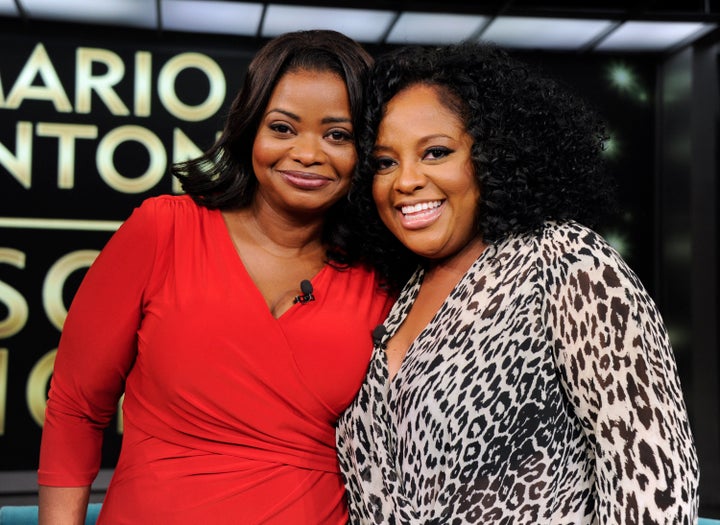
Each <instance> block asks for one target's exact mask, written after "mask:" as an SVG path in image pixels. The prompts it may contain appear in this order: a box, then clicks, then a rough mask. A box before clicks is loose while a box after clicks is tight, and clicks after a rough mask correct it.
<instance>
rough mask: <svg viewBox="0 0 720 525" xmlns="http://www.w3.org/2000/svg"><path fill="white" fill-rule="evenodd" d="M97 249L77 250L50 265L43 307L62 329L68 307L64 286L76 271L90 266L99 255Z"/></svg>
mask: <svg viewBox="0 0 720 525" xmlns="http://www.w3.org/2000/svg"><path fill="white" fill-rule="evenodd" d="M98 253H99V252H98V251H97V250H77V251H75V252H70V253H68V254H67V255H64V256H63V257H61V258H60V259H58V260H57V261H56V262H55V264H53V265H52V266H51V267H50V270H48V273H47V275H46V276H45V281H44V282H43V288H42V300H43V307H44V308H45V315H47V318H48V319H49V320H50V322H51V323H52V324H53V326H55V328H57V329H58V330H60V331H62V327H63V325H64V324H65V318H66V317H67V307H66V306H65V304H64V303H63V293H62V292H63V287H64V286H65V282H66V281H67V278H68V277H69V276H70V274H72V273H73V272H74V271H76V270H79V269H81V268H89V267H90V265H91V264H92V263H93V261H94V260H95V258H96V257H97V256H98Z"/></svg>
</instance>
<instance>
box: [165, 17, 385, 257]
mask: <svg viewBox="0 0 720 525" xmlns="http://www.w3.org/2000/svg"><path fill="white" fill-rule="evenodd" d="M372 61H373V60H372V57H371V56H370V55H369V54H368V53H367V52H366V51H365V50H364V49H363V48H362V47H361V46H360V45H359V44H358V43H357V42H355V41H354V40H352V39H350V38H348V37H347V36H345V35H343V34H342V33H338V32H336V31H328V30H311V31H297V32H292V33H286V34H283V35H281V36H279V37H277V38H274V39H273V40H271V41H270V42H268V43H267V44H265V46H263V47H262V48H261V49H260V51H258V53H257V54H256V55H255V57H254V58H253V60H252V61H251V62H250V65H249V66H248V70H247V74H246V75H245V80H244V82H243V86H242V88H241V89H240V91H239V92H238V94H237V96H236V97H235V99H234V100H233V103H232V105H231V107H230V111H229V114H228V116H227V118H226V121H225V126H224V129H223V131H222V134H221V136H220V138H219V139H218V140H217V141H216V142H215V144H214V145H213V146H212V147H211V148H210V149H209V150H208V151H206V152H205V153H204V154H203V155H201V156H200V157H198V158H195V159H191V160H188V161H186V162H180V163H177V164H175V165H174V166H173V167H172V168H171V171H172V174H173V175H174V176H175V177H177V178H178V179H179V180H180V182H181V184H182V188H183V190H184V191H185V192H186V193H187V194H189V195H190V196H191V197H192V198H193V199H194V200H195V202H197V203H198V204H200V205H202V206H206V207H208V208H219V209H232V208H242V207H244V206H247V205H248V204H249V203H250V202H251V201H252V199H253V197H254V195H255V191H256V188H257V179H256V177H255V174H254V173H253V170H252V146H253V141H254V140H255V135H256V133H257V130H258V127H259V125H260V122H261V120H262V116H263V114H264V112H265V109H266V107H267V104H268V101H269V100H270V96H271V94H272V92H273V89H274V88H275V86H276V85H277V83H278V81H279V80H280V78H281V77H282V76H283V75H285V74H286V73H289V72H292V71H298V70H307V71H317V72H327V71H330V72H333V73H336V74H338V75H339V76H340V77H341V78H342V79H343V80H344V81H345V85H346V86H347V91H348V98H349V100H350V113H351V116H352V119H353V126H354V129H358V126H359V122H360V117H361V114H362V107H363V95H364V92H363V89H364V85H365V82H366V80H367V75H368V71H369V69H370V67H371V65H372ZM345 208H346V200H345V199H342V200H341V201H340V202H338V203H337V204H336V205H335V206H334V207H333V209H331V210H330V212H329V213H328V216H327V220H326V225H325V229H324V232H323V240H324V241H325V242H326V243H327V244H328V245H330V246H332V247H334V248H337V249H339V252H338V253H335V252H333V253H328V256H329V257H330V258H331V259H338V258H340V259H343V257H341V256H340V255H339V254H340V253H344V254H345V257H344V258H347V257H348V256H349V255H350V254H351V253H352V251H353V250H352V243H350V242H349V241H348V239H347V235H348V234H349V233H350V231H349V228H348V226H347V225H346V224H345V219H344V216H345Z"/></svg>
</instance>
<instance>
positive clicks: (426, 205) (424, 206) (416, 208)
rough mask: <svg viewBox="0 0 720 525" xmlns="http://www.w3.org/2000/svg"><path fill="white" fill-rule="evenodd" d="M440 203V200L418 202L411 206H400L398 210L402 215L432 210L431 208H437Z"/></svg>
mask: <svg viewBox="0 0 720 525" xmlns="http://www.w3.org/2000/svg"><path fill="white" fill-rule="evenodd" d="M441 204H442V201H430V202H419V203H417V204H413V205H412V206H403V207H402V208H400V211H401V212H402V213H403V215H408V214H409V213H417V212H420V211H425V210H432V209H433V208H437V207H438V206H440V205H441Z"/></svg>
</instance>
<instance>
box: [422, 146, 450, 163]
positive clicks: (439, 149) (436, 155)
mask: <svg viewBox="0 0 720 525" xmlns="http://www.w3.org/2000/svg"><path fill="white" fill-rule="evenodd" d="M452 152H453V150H451V149H450V148H445V147H443V146H433V147H432V148H428V149H426V150H425V154H424V155H423V159H425V158H427V157H428V155H430V154H432V158H431V159H430V160H437V159H441V158H444V157H447V156H448V155H450V154H451V153H452Z"/></svg>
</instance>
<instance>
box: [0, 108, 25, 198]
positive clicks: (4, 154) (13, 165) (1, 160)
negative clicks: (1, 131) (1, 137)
mask: <svg viewBox="0 0 720 525" xmlns="http://www.w3.org/2000/svg"><path fill="white" fill-rule="evenodd" d="M32 131H33V130H32V123H30V122H18V123H17V125H16V126H15V154H14V155H13V154H12V153H11V152H10V150H9V149H7V148H6V147H5V146H4V145H3V144H2V143H0V164H2V165H3V166H4V167H5V169H6V170H8V172H9V173H10V175H12V176H13V177H15V180H17V181H18V182H19V183H20V184H22V187H23V188H25V189H26V190H29V189H30V186H31V185H32Z"/></svg>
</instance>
